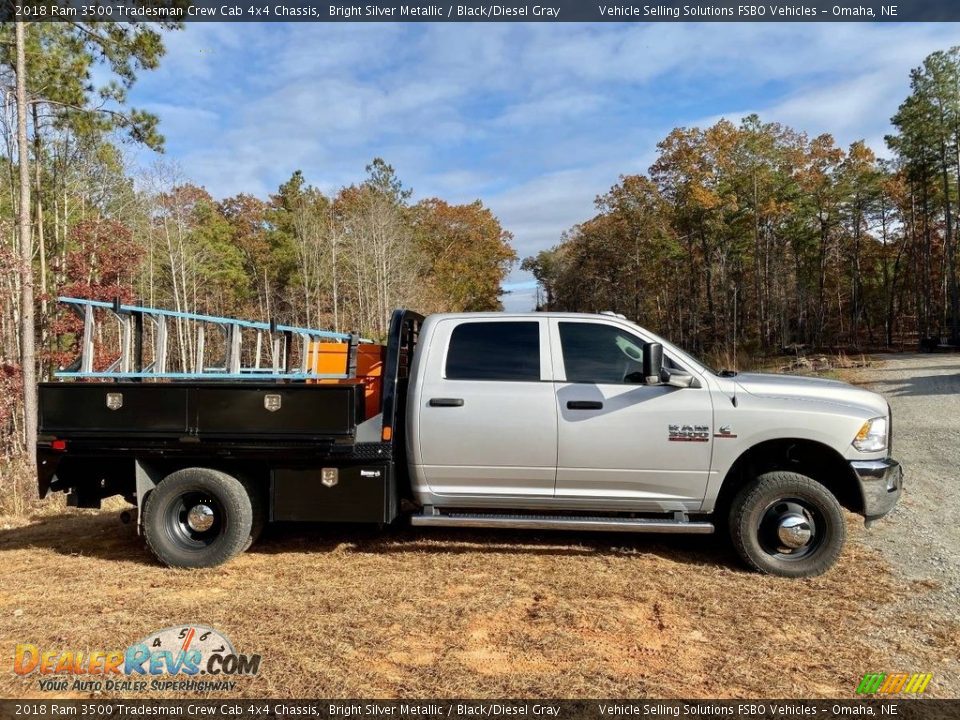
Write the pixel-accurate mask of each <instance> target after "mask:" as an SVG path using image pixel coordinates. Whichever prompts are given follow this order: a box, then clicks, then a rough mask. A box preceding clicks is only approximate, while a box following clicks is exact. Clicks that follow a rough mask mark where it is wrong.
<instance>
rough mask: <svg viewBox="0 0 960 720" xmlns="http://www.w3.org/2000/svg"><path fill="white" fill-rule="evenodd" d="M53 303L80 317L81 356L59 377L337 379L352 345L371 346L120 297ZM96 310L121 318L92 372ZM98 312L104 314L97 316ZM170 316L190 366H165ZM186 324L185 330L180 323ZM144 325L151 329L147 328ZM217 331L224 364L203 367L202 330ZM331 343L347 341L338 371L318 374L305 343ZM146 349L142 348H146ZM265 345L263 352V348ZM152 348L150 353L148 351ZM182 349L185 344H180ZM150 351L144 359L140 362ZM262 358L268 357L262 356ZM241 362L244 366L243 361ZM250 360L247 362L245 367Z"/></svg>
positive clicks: (352, 370) (325, 333)
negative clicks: (250, 343) (113, 341)
mask: <svg viewBox="0 0 960 720" xmlns="http://www.w3.org/2000/svg"><path fill="white" fill-rule="evenodd" d="M58 301H59V302H60V303H62V304H64V305H66V306H68V307H70V308H71V309H72V310H73V311H74V312H76V313H77V314H78V315H79V316H80V318H81V319H82V320H83V333H82V335H81V338H80V353H79V355H78V356H77V357H76V359H75V360H74V361H73V362H72V363H71V364H70V365H69V366H68V367H66V368H64V369H63V370H61V371H59V372H57V373H56V377H57V378H74V379H90V380H94V379H109V380H134V381H141V380H149V379H168V380H234V381H235V380H268V381H269V380H342V379H351V378H353V377H355V375H356V367H357V346H358V345H359V344H362V343H371V342H372V341H371V340H367V339H365V338H361V337H359V336H357V335H355V334H353V333H342V332H334V331H332V330H318V329H314V328H304V327H296V326H293V325H281V324H278V323H275V322H269V323H266V322H258V321H255V320H240V319H237V318H231V317H220V316H216V315H203V314H199V313H189V312H180V311H176V310H164V309H160V308H151V307H143V306H140V305H123V304H121V303H120V301H119V300H114V301H113V302H105V301H102V300H85V299H82V298H72V297H60V298H58ZM97 310H102V311H106V313H108V314H109V315H108V316H112V317H113V318H114V319H115V320H116V321H117V322H118V323H119V336H118V338H117V341H118V343H117V344H118V346H119V347H118V351H117V352H116V353H114V354H112V355H111V357H112V358H113V359H112V360H110V361H109V364H108V365H107V366H106V368H105V369H102V370H97V369H95V365H96V357H97V345H96V343H97V341H98V339H101V340H102V338H103V337H104V335H103V333H102V332H100V328H99V327H98V317H97V313H96V311H97ZM101 315H102V313H101ZM168 321H174V322H178V323H180V324H181V325H180V328H181V332H182V333H184V334H187V333H189V334H190V335H191V340H192V352H191V356H192V357H191V359H190V364H191V365H192V369H191V370H189V371H183V370H181V371H179V372H175V371H171V370H169V369H168V349H169V340H170V329H169V327H168ZM184 326H186V327H184ZM147 328H149V331H145V330H147ZM210 329H212V330H215V331H217V332H219V333H222V352H221V353H220V355H221V361H222V364H208V361H207V357H206V356H207V352H206V350H207V344H208V343H207V340H208V330H210ZM245 335H246V336H247V337H249V336H251V335H252V336H254V338H255V348H254V349H253V351H251V352H248V353H247V354H246V356H245V354H244V347H243V343H244V340H245V337H244V336H245ZM297 339H298V340H299V341H300V351H299V357H298V358H297V359H296V364H295V359H294V354H295V353H294V347H293V346H294V342H295V340H297ZM319 342H336V343H345V344H346V345H347V353H346V356H347V362H346V368H345V371H344V372H343V373H321V372H316V371H315V370H314V369H313V367H312V365H311V352H310V349H311V345H312V344H315V343H319ZM148 345H149V346H150V347H149V348H147V347H146V346H148ZM265 345H267V348H268V352H266V353H265V347H264V346H265ZM147 350H150V352H149V353H147V352H146V351H147ZM181 352H183V348H181ZM147 354H149V357H150V360H149V362H147V361H146V355H147ZM265 355H267V356H268V357H265ZM245 357H246V358H247V361H248V362H247V364H246V365H245V364H244V362H243V361H244V358H245ZM251 363H252V364H251Z"/></svg>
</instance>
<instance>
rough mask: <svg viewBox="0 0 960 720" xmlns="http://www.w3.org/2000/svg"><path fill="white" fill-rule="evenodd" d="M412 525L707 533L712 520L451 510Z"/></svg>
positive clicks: (418, 518)
mask: <svg viewBox="0 0 960 720" xmlns="http://www.w3.org/2000/svg"><path fill="white" fill-rule="evenodd" d="M410 523H411V524H412V525H422V526H433V527H468V528H515V529H523V530H586V531H595V532H632V533H695V534H698V535H709V534H710V533H712V532H713V523H709V522H690V521H687V520H658V519H650V518H621V517H578V516H575V515H569V516H564V515H560V516H549V515H493V514H489V515H483V514H478V513H469V514H468V513H450V514H448V515H446V514H434V515H428V514H423V515H412V516H411V517H410Z"/></svg>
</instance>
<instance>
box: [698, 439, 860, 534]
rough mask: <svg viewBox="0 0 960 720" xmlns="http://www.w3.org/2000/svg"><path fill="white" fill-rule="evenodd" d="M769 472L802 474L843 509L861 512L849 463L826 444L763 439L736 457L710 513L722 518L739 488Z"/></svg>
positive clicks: (809, 441) (857, 492) (857, 488)
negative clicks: (828, 493) (825, 491)
mask: <svg viewBox="0 0 960 720" xmlns="http://www.w3.org/2000/svg"><path fill="white" fill-rule="evenodd" d="M773 470H786V471H789V472H796V473H800V474H801V475H806V476H807V477H809V478H812V479H814V480H816V481H817V482H818V483H820V484H821V485H823V486H824V487H825V488H827V490H829V491H830V492H831V493H833V496H834V497H835V498H837V501H838V502H839V503H840V504H841V505H843V507H845V508H846V509H847V510H849V511H851V512H855V513H861V514H862V513H863V497H862V496H861V494H860V488H859V485H858V484H857V480H856V477H855V476H854V474H853V470H852V469H851V468H850V465H849V463H848V462H847V461H846V460H845V459H844V458H843V456H842V455H841V454H840V453H838V452H837V451H836V450H834V449H833V448H832V447H830V446H829V445H824V444H823V443H820V442H816V441H815V440H802V439H799V438H783V439H778V440H767V441H766V442H762V443H759V444H758V445H754V446H753V447H752V448H750V449H749V450H747V451H746V452H744V453H743V454H742V455H741V456H740V457H739V458H737V461H736V462H735V463H734V464H733V466H732V467H731V468H730V471H729V472H728V473H727V476H726V477H725V478H724V479H723V485H721V487H720V495H719V496H718V497H717V504H716V507H715V510H714V513H715V514H718V515H720V516H725V515H726V512H727V510H728V509H729V507H730V503H731V502H732V501H733V498H734V497H735V496H736V494H737V492H738V491H739V490H740V488H742V487H743V486H744V485H746V484H747V483H749V482H750V481H751V480H753V479H754V478H756V477H757V476H758V475H762V474H763V473H765V472H771V471H773ZM721 514H722V515H721Z"/></svg>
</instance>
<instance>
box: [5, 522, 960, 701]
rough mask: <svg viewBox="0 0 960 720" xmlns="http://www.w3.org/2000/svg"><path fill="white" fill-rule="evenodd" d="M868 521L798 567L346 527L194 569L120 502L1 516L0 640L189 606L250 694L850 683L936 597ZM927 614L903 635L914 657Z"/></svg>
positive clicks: (776, 693)
mask: <svg viewBox="0 0 960 720" xmlns="http://www.w3.org/2000/svg"><path fill="white" fill-rule="evenodd" d="M863 532H864V531H863V530H862V528H861V526H860V524H859V523H858V522H857V520H856V519H854V518H853V517H851V518H850V533H851V542H850V546H849V547H848V550H847V551H846V552H845V553H844V556H843V559H842V560H841V562H840V564H839V566H838V567H837V568H836V569H835V570H834V571H833V572H831V573H829V574H828V575H826V576H825V577H821V578H816V579H812V580H803V581H791V580H784V579H778V578H769V577H763V576H760V575H756V574H753V573H750V572H747V571H745V570H742V569H741V568H740V566H739V565H738V564H737V563H736V561H735V560H734V559H733V556H732V553H731V551H730V550H729V549H728V548H727V545H726V543H725V542H723V541H722V540H721V539H720V538H714V537H709V536H706V537H704V536H697V537H692V536H691V537H678V538H670V539H668V540H658V539H653V538H651V537H649V536H647V537H636V538H625V537H623V536H595V537H589V538H587V539H584V538H578V537H574V536H572V535H569V534H537V535H523V534H516V533H497V532H490V533H463V532H457V531H424V532H417V531H414V530H402V531H393V532H390V533H387V534H378V533H375V532H371V531H366V530H357V529H356V528H345V527H310V528H303V527H278V528H271V529H270V530H269V532H268V535H267V536H266V537H265V538H264V539H263V540H262V541H261V542H260V543H259V544H258V545H257V546H255V547H254V548H253V549H252V550H251V551H250V552H248V553H247V554H245V555H243V556H241V557H239V558H237V559H236V560H235V561H233V562H231V563H230V564H229V565H227V566H225V567H223V568H219V569H215V570H204V571H197V572H189V571H176V570H169V569H165V568H162V567H160V566H158V565H156V564H155V562H154V561H153V560H152V558H151V557H150V555H149V554H148V553H147V551H146V550H145V549H144V547H143V543H142V542H141V540H140V539H139V538H138V537H137V536H136V534H135V531H134V529H133V528H132V527H131V526H123V525H120V524H119V522H118V521H117V519H116V514H115V513H107V512H101V513H89V512H77V511H71V512H67V513H63V514H61V515H56V516H50V517H35V518H33V519H30V520H23V521H18V522H15V523H11V522H8V523H6V525H4V524H3V523H0V564H2V567H3V575H4V582H3V588H2V590H0V653H3V655H4V656H6V660H4V661H3V664H4V665H7V667H8V668H9V667H10V665H8V663H12V656H13V649H14V646H15V645H16V643H18V642H32V643H34V644H37V645H40V646H43V647H45V648H72V649H85V650H87V649H89V650H94V649H114V648H122V647H125V646H126V645H127V644H129V643H131V642H134V641H136V640H138V639H141V638H143V637H144V636H146V635H148V634H149V633H150V632H152V631H155V630H157V629H160V628H163V627H168V626H171V625H177V624H181V623H188V622H191V621H192V622H198V623H204V624H208V625H212V626H213V627H216V628H218V629H220V630H222V631H224V632H225V633H226V634H227V635H229V636H230V638H231V639H232V640H233V641H234V644H235V645H236V646H237V648H238V649H239V650H240V651H241V652H257V653H261V654H262V655H263V664H262V670H261V674H260V675H259V676H258V677H256V678H253V679H249V680H247V681H245V680H240V681H239V683H238V686H237V691H238V692H239V694H240V695H245V696H251V697H253V696H271V697H304V696H314V697H397V696H410V695H417V696H442V697H456V696H459V697H526V696H542V697H603V696H606V697H615V696H625V697H638V696H650V697H666V698H669V697H713V696H721V697H800V696H823V697H827V696H830V697H836V696H839V697H848V696H851V695H852V694H853V690H854V688H855V686H856V683H857V681H858V679H859V677H860V675H862V673H864V672H868V671H878V669H879V670H883V669H886V668H888V667H889V663H890V662H891V658H892V657H893V654H894V652H895V651H896V652H899V650H897V649H895V648H892V647H884V646H883V645H882V644H881V645H878V644H876V643H875V642H873V641H872V640H870V639H869V638H867V637H865V626H869V625H870V624H871V622H872V621H871V617H874V616H876V614H877V613H879V612H881V611H885V610H889V609H890V608H892V607H895V606H896V605H897V603H899V602H901V601H902V599H903V598H904V597H905V596H907V595H909V594H910V593H917V592H930V590H929V588H926V587H924V586H911V585H906V584H903V583H899V582H897V581H896V578H895V576H893V575H892V574H891V573H890V572H889V571H888V570H887V566H886V564H885V562H884V561H883V560H882V558H881V556H880V553H879V552H878V551H876V550H872V549H869V548H866V547H864V545H863V544H862V543H861V539H862V536H863ZM941 629H942V630H944V632H943V633H942V634H941V635H939V636H934V635H933V634H929V635H928V637H927V643H924V644H917V646H916V647H914V648H912V649H911V652H912V653H913V656H912V657H913V660H915V661H916V662H917V663H920V665H921V666H922V667H924V668H936V667H938V663H939V661H940V657H941V656H942V655H943V653H944V652H945V651H946V650H945V649H946V648H948V647H950V643H951V638H953V637H955V635H956V630H957V628H956V627H946V626H941ZM928 692H929V693H931V694H933V695H937V694H942V692H941V690H940V688H938V687H935V686H934V685H933V684H932V685H931V688H930V690H928ZM0 694H2V695H4V696H11V697H23V696H30V695H38V694H39V690H38V687H37V684H36V678H35V677H33V676H31V677H29V678H26V679H24V678H18V677H16V676H14V675H13V674H12V673H10V672H9V670H5V671H4V672H2V673H0ZM233 694H237V692H234V693H233ZM107 695H109V693H107Z"/></svg>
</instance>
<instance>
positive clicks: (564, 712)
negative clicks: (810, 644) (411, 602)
mask: <svg viewBox="0 0 960 720" xmlns="http://www.w3.org/2000/svg"><path fill="white" fill-rule="evenodd" d="M63 717H87V718H157V717H179V718H205V719H208V720H220V719H221V718H231V719H234V720H252V719H253V718H320V719H326V718H331V719H332V718H397V719H398V720H429V719H431V718H455V719H456V720H460V719H461V718H491V719H493V720H497V719H499V718H548V719H553V718H578V719H579V718H585V719H587V720H593V719H596V720H608V719H616V718H631V719H637V718H757V719H760V718H767V719H770V720H774V719H775V720H780V719H783V720H794V719H795V718H813V717H818V718H846V717H888V718H911V719H913V718H916V719H923V720H927V719H930V720H940V719H941V718H950V719H953V718H960V700H554V701H551V700H250V699H243V700H240V699H237V700H103V701H97V700H46V699H44V700H0V718H3V720H6V719H7V718H63Z"/></svg>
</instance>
